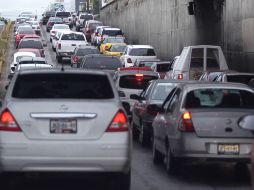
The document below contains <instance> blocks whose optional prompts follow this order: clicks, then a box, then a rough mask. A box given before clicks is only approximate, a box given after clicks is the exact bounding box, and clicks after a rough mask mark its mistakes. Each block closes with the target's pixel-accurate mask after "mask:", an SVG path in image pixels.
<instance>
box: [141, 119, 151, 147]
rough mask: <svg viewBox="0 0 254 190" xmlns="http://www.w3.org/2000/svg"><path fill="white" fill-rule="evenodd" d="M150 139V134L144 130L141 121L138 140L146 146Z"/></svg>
mask: <svg viewBox="0 0 254 190" xmlns="http://www.w3.org/2000/svg"><path fill="white" fill-rule="evenodd" d="M150 140H151V138H150V135H149V134H148V132H147V131H146V130H145V128H144V123H143V122H142V123H141V126H140V133H139V142H140V143H141V145H142V146H143V147H147V146H149V144H150Z"/></svg>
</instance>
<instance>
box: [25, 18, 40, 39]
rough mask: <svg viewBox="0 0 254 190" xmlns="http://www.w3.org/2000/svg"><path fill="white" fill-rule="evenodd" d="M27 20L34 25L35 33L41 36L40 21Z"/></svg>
mask: <svg viewBox="0 0 254 190" xmlns="http://www.w3.org/2000/svg"><path fill="white" fill-rule="evenodd" d="M27 22H28V23H29V24H30V25H31V26H32V29H33V30H34V32H35V34H36V35H38V36H40V35H41V26H40V23H39V22H38V21H37V20H34V21H27Z"/></svg>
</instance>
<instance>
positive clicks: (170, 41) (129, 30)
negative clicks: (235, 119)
mask: <svg viewBox="0 0 254 190" xmlns="http://www.w3.org/2000/svg"><path fill="white" fill-rule="evenodd" d="M253 10H254V1H253V0H112V1H110V2H109V3H108V4H107V5H106V6H104V7H102V9H101V13H100V15H101V19H102V20H103V22H104V24H106V25H111V26H115V27H120V28H122V30H123V31H124V32H125V34H126V36H127V39H128V41H129V43H131V44H150V45H152V46H154V47H155V49H156V50H157V53H158V54H159V56H160V57H161V58H163V59H171V58H173V57H174V56H176V55H179V54H180V53H181V50H182V48H183V47H184V46H188V45H198V44H211V45H220V46H222V48H223V50H224V53H225V55H226V58H227V61H228V64H229V65H230V68H231V69H236V70H239V71H248V72H249V71H252V72H254V35H253V31H254V11H253Z"/></svg>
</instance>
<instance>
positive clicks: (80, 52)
mask: <svg viewBox="0 0 254 190" xmlns="http://www.w3.org/2000/svg"><path fill="white" fill-rule="evenodd" d="M89 54H100V52H99V50H98V49H79V50H78V51H77V54H76V55H77V56H86V55H89Z"/></svg>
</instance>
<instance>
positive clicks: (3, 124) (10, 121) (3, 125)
mask: <svg viewBox="0 0 254 190" xmlns="http://www.w3.org/2000/svg"><path fill="white" fill-rule="evenodd" d="M0 131H16V132H20V131H21V129H20V127H19V126H18V124H17V122H16V121H15V119H14V117H13V116H12V114H11V113H10V112H9V111H8V110H5V111H3V112H2V114H1V117H0Z"/></svg>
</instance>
